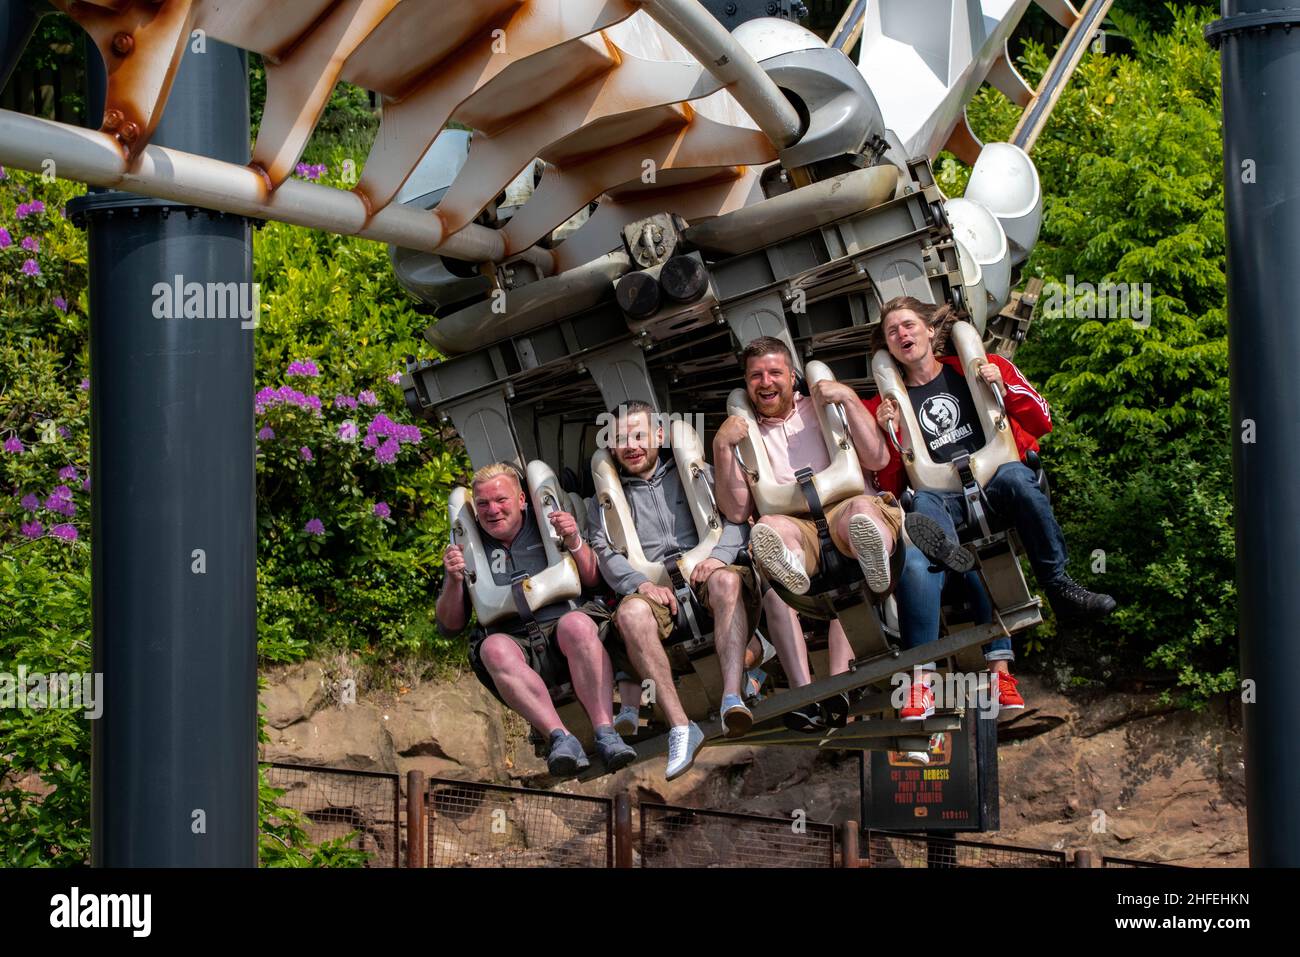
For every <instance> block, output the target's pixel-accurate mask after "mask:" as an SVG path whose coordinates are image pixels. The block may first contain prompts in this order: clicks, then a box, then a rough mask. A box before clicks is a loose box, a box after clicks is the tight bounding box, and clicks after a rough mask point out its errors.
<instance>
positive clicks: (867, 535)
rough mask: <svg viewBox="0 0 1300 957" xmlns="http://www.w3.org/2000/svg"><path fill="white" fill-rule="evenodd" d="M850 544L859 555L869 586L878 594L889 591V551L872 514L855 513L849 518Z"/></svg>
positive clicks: (859, 562)
mask: <svg viewBox="0 0 1300 957" xmlns="http://www.w3.org/2000/svg"><path fill="white" fill-rule="evenodd" d="M849 544H850V545H851V546H852V548H853V553H854V554H855V555H857V556H858V564H859V565H861V566H862V574H863V575H865V576H866V579H867V587H868V588H870V589H871V590H872V592H874V593H875V594H877V595H883V594H884V593H885V592H887V591H889V552H888V550H886V548H885V539H884V537H883V536H882V535H881V534H880V529H879V528H877V527H876V523H875V522H874V521H872V520H871V516H869V515H854V516H853V517H852V518H850V519H849Z"/></svg>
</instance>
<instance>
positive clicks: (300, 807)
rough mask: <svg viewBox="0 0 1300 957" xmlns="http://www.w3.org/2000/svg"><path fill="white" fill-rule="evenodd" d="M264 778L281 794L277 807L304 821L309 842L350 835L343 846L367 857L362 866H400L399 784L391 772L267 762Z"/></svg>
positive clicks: (315, 842)
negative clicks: (288, 810) (289, 811)
mask: <svg viewBox="0 0 1300 957" xmlns="http://www.w3.org/2000/svg"><path fill="white" fill-rule="evenodd" d="M266 779H267V782H268V783H269V784H270V785H271V786H272V787H274V788H279V789H281V790H283V791H284V794H282V795H281V796H280V797H279V798H278V799H277V800H276V803H277V804H279V805H280V806H281V807H286V808H292V809H293V810H295V811H299V812H301V813H302V814H304V815H305V816H306V817H307V820H308V822H309V823H308V825H307V828H306V830H307V834H308V837H309V838H310V839H311V841H312V843H314V844H319V843H320V842H322V841H327V840H331V839H333V838H338V837H343V836H345V835H347V834H351V833H353V832H355V837H353V839H352V840H351V841H349V842H348V844H349V846H351V847H355V848H359V849H360V850H363V851H365V852H366V854H368V855H369V858H370V860H369V862H368V863H367V865H366V866H367V867H397V866H399V863H398V862H399V857H398V855H399V854H400V849H399V845H400V843H401V841H400V835H401V813H400V803H399V802H400V794H401V786H400V783H399V781H398V777H397V775H396V774H386V773H383V772H377V771H348V770H344V769H342V768H317V767H304V766H299V765H293V764H270V765H267V771H266Z"/></svg>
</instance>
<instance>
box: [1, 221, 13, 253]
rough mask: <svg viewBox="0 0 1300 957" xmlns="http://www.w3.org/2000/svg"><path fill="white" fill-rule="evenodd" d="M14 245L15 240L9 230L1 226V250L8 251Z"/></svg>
mask: <svg viewBox="0 0 1300 957" xmlns="http://www.w3.org/2000/svg"><path fill="white" fill-rule="evenodd" d="M13 244H14V239H13V237H12V236H10V235H9V230H7V229H5V228H4V227H3V226H0V249H8V248H9V247H10V246H12V245H13Z"/></svg>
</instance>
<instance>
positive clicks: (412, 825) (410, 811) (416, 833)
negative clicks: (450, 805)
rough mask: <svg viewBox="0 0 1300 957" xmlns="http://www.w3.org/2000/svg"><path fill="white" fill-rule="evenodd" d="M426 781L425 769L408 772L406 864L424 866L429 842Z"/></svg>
mask: <svg viewBox="0 0 1300 957" xmlns="http://www.w3.org/2000/svg"><path fill="white" fill-rule="evenodd" d="M424 798H425V781H424V772H423V771H407V772H406V866H407V867H424V850H425V847H426V846H427V845H428V843H429V835H428V828H426V827H425V826H424V804H425V800H424Z"/></svg>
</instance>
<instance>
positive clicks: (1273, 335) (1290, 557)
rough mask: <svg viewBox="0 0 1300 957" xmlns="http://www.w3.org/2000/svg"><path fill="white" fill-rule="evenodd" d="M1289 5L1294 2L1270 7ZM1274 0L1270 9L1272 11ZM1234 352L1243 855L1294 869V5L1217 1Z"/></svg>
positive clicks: (1213, 36)
mask: <svg viewBox="0 0 1300 957" xmlns="http://www.w3.org/2000/svg"><path fill="white" fill-rule="evenodd" d="M1282 7H1289V9H1278V8H1282ZM1269 8H1272V9H1269ZM1223 14H1224V18H1223V19H1222V20H1219V21H1217V22H1216V23H1214V24H1212V25H1211V26H1210V27H1209V28H1208V29H1207V31H1206V35H1207V37H1209V39H1210V41H1211V42H1212V43H1215V44H1216V45H1220V46H1221V57H1222V65H1223V137H1224V172H1225V196H1224V199H1225V204H1226V207H1227V227H1228V314H1229V323H1228V348H1229V357H1230V358H1229V361H1230V364H1231V373H1232V428H1233V431H1232V436H1231V441H1232V443H1233V471H1234V477H1235V482H1234V485H1235V493H1236V494H1235V498H1236V517H1237V595H1238V602H1239V612H1238V615H1239V622H1240V636H1241V669H1242V677H1243V679H1245V680H1246V681H1248V682H1252V683H1253V687H1251V686H1250V685H1248V686H1247V687H1246V688H1244V689H1243V700H1244V701H1245V704H1244V705H1243V708H1242V710H1243V712H1244V714H1245V735H1246V810H1247V820H1248V824H1249V830H1250V861H1251V864H1252V865H1253V866H1256V867H1261V866H1262V867H1269V866H1287V867H1297V866H1300V815H1297V814H1296V808H1297V806H1300V733H1298V732H1300V694H1297V693H1296V684H1297V682H1300V602H1298V601H1297V598H1296V593H1295V582H1296V569H1297V556H1298V555H1300V430H1297V428H1296V410H1297V409H1300V323H1297V322H1296V318H1295V316H1296V295H1295V277H1296V276H1297V275H1300V167H1298V166H1297V162H1298V161H1300V5H1297V4H1296V3H1294V2H1292V3H1289V4H1288V3H1286V2H1279V0H1225V2H1224V4H1223Z"/></svg>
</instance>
